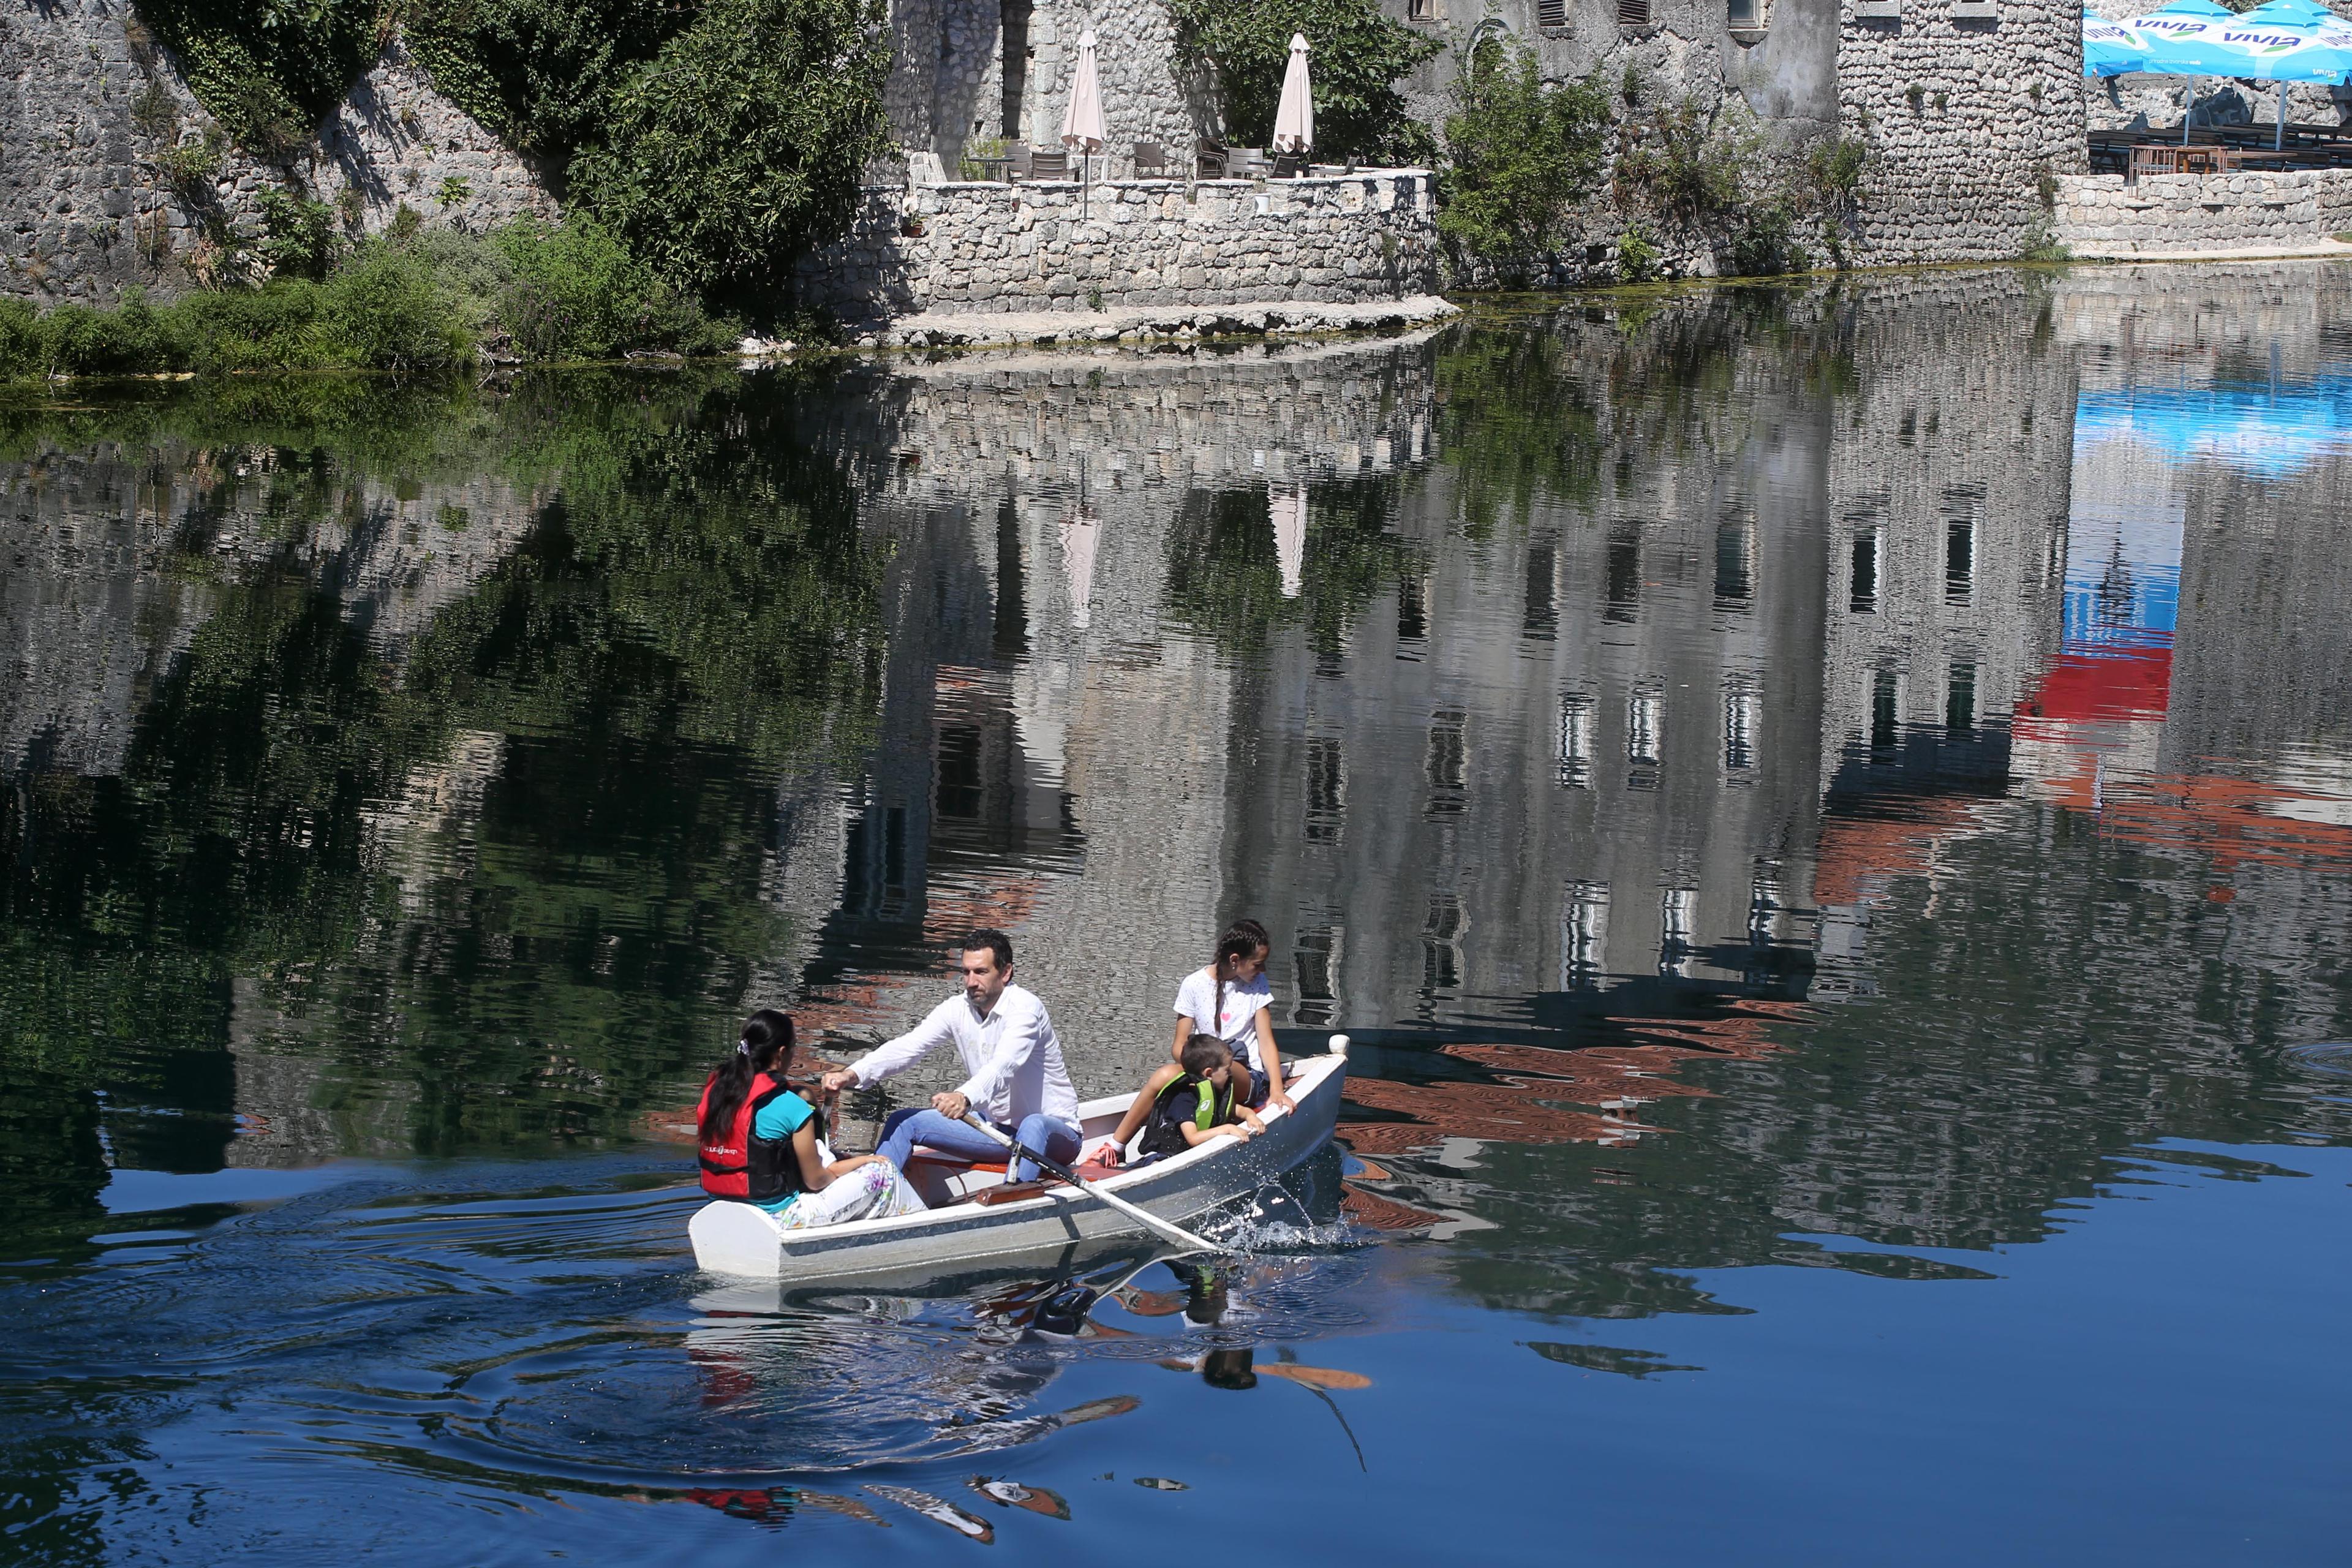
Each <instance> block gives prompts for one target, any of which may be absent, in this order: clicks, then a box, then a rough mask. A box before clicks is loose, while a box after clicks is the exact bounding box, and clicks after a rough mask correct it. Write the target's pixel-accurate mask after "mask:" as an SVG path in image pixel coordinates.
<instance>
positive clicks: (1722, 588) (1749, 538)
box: [1715, 512, 1756, 610]
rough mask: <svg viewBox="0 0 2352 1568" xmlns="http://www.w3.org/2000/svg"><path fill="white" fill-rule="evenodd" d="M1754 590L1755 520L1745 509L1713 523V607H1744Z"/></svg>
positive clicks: (1746, 606)
mask: <svg viewBox="0 0 2352 1568" xmlns="http://www.w3.org/2000/svg"><path fill="white" fill-rule="evenodd" d="M1755 592H1756V520H1755V519H1754V518H1752V517H1750V516H1748V514H1747V513H1745V512H1740V513H1738V514H1736V515H1734V516H1731V517H1727V518H1726V519H1724V520H1723V521H1721V522H1718V523H1717V524H1716V525H1715V607H1716V608H1717V609H1718V610H1745V609H1746V608H1748V601H1749V599H1750V598H1752V597H1753V596H1754V595H1755Z"/></svg>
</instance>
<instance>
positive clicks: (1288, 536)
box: [1265, 485, 1307, 599]
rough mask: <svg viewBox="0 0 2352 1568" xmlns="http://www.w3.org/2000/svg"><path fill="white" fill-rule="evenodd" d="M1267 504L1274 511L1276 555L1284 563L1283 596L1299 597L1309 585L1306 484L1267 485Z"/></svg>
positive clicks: (1289, 597)
mask: <svg viewBox="0 0 2352 1568" xmlns="http://www.w3.org/2000/svg"><path fill="white" fill-rule="evenodd" d="M1265 504H1266V510H1268V511H1270V512H1272V513H1273V514H1274V555H1275V560H1276V562H1277V563H1280V565H1281V567H1282V596H1283V597H1284V598H1286V599H1296V598H1297V597H1298V595H1300V594H1301V593H1302V592H1303V591H1305V589H1306V586H1307V487H1306V486H1304V485H1268V486H1266V487H1265Z"/></svg>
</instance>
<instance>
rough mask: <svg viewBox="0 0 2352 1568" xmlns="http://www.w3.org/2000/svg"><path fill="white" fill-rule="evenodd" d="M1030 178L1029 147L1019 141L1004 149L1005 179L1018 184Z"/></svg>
mask: <svg viewBox="0 0 2352 1568" xmlns="http://www.w3.org/2000/svg"><path fill="white" fill-rule="evenodd" d="M1027 178H1029V149H1028V148H1026V147H1024V146H1022V145H1021V144H1019V143H1018V142H1015V143H1014V144H1013V145H1012V146H1010V147H1007V148H1006V149H1005V150H1004V180H1005V183H1006V184H1019V183H1020V182H1021V181H1023V180H1025V179H1027Z"/></svg>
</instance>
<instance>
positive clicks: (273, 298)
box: [158, 279, 335, 373]
mask: <svg viewBox="0 0 2352 1568" xmlns="http://www.w3.org/2000/svg"><path fill="white" fill-rule="evenodd" d="M320 293H321V290H320V287H319V285H317V284H316V283H312V282H310V280H308V279H284V280H281V281H278V282H274V283H270V284H267V285H265V286H264V287H262V288H259V289H229V290H222V291H217V292H208V293H203V294H191V295H189V296H188V297H186V298H185V299H184V300H180V301H179V302H178V303H177V304H175V305H174V306H173V310H174V311H175V312H176V313H177V314H178V315H179V316H180V318H181V320H182V321H184V322H185V323H186V332H187V340H188V343H189V353H188V358H187V362H186V363H184V364H180V365H173V366H170V367H169V368H171V369H174V370H180V369H185V370H194V371H199V372H208V373H209V372H220V371H241V370H305V369H312V368H316V367H320V366H323V365H328V364H331V363H335V359H334V356H333V354H332V352H331V345H330V344H329V343H328V342H325V341H324V334H323V333H322V331H320V319H319V318H320V310H319V303H320ZM158 368H159V369H161V368H165V367H162V366H159V367H158Z"/></svg>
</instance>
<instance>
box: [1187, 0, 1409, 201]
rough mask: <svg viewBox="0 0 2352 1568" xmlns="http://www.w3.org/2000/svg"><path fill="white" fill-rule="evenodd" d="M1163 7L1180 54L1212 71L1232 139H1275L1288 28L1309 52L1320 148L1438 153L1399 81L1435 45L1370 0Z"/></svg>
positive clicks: (1231, 1) (1398, 156) (1220, 0)
mask: <svg viewBox="0 0 2352 1568" xmlns="http://www.w3.org/2000/svg"><path fill="white" fill-rule="evenodd" d="M1169 10H1170V11H1171V14H1172V15H1173V16H1174V17H1175V19H1176V51H1177V58H1178V60H1179V62H1180V63H1181V64H1182V65H1183V66H1185V67H1186V68H1189V69H1193V70H1200V69H1204V68H1205V69H1208V70H1213V71H1214V72H1215V73H1216V79H1217V86H1218V89H1219V90H1220V92H1221V93H1222V95H1223V100H1224V110H1225V127H1226V131H1227V132H1228V133H1229V134H1230V135H1232V136H1233V137H1234V139H1235V140H1236V141H1238V142H1243V143H1244V144H1247V145H1251V146H1264V145H1265V143H1266V142H1270V141H1271V140H1272V139H1273V136H1274V114H1275V110H1276V108H1277V107H1278V106H1279V105H1280V103H1281V100H1282V74H1283V72H1284V70H1285V69H1286V68H1288V66H1289V63H1290V36H1291V35H1292V34H1293V33H1302V34H1304V35H1306V37H1307V47H1308V48H1309V50H1310V51H1311V53H1310V60H1311V68H1312V71H1313V74H1314V80H1315V150H1316V151H1317V152H1318V153H1322V154H1324V155H1326V156H1328V157H1345V156H1349V155H1353V156H1356V157H1360V158H1370V159H1374V160H1381V161H1389V160H1393V161H1396V162H1400V163H1403V162H1412V163H1425V162H1428V161H1429V160H1430V158H1431V155H1432V154H1433V153H1434V152H1435V147H1434V145H1433V142H1432V141H1431V138H1430V134H1429V128H1428V127H1427V126H1425V125H1423V124H1422V123H1421V122H1420V121H1417V120H1415V119H1413V117H1412V115H1411V114H1410V113H1409V112H1408V111H1407V110H1406V108H1405V102H1404V97H1403V95H1402V94H1401V93H1400V92H1398V91H1397V83H1398V81H1400V80H1401V79H1403V78H1404V77H1406V76H1408V75H1410V74H1412V72H1413V71H1414V70H1415V69H1417V68H1420V67H1421V66H1422V65H1423V64H1424V63H1426V62H1427V61H1428V60H1430V59H1431V58H1433V57H1434V56H1435V55H1436V53H1437V51H1438V47H1439V45H1438V43H1437V41H1436V40H1435V39H1433V38H1426V37H1423V36H1422V35H1421V34H1419V33H1416V32H1414V31H1413V30H1412V28H1411V27H1409V26H1405V25H1404V24H1403V23H1402V22H1398V21H1394V20H1391V18H1389V17H1388V16H1383V15H1381V8H1380V7H1379V6H1378V5H1375V4H1373V0H1171V4H1170V6H1169Z"/></svg>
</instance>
